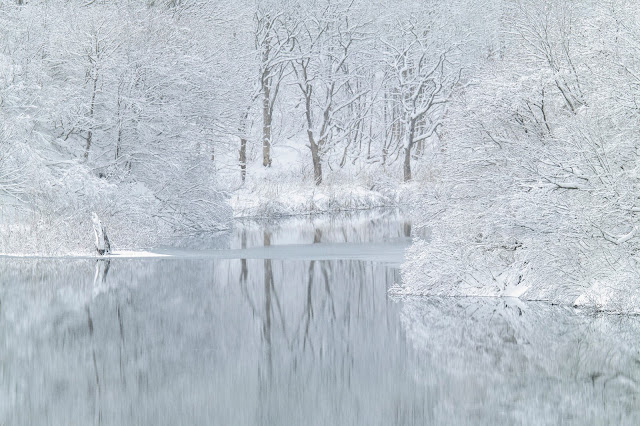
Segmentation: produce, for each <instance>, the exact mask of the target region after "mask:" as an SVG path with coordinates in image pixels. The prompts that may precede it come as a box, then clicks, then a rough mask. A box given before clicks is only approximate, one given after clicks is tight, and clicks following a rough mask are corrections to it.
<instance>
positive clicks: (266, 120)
mask: <svg viewBox="0 0 640 426" xmlns="http://www.w3.org/2000/svg"><path fill="white" fill-rule="evenodd" d="M263 95H264V97H263V99H262V165H263V166H264V167H271V105H270V104H271V102H270V100H271V90H270V89H269V86H268V85H264V86H263Z"/></svg>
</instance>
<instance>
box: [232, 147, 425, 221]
mask: <svg viewBox="0 0 640 426" xmlns="http://www.w3.org/2000/svg"><path fill="white" fill-rule="evenodd" d="M272 150H273V161H272V164H271V167H263V166H262V164H261V163H260V161H261V159H255V160H254V161H253V162H251V163H249V164H248V172H247V178H246V181H245V183H244V184H242V185H240V186H239V187H238V188H237V189H236V190H234V191H232V192H231V193H230V198H229V203H230V204H231V207H232V208H233V212H234V216H235V217H278V216H293V215H306V214H314V213H327V212H339V211H352V210H366V209H374V208H380V207H397V206H400V205H403V204H405V203H406V200H407V199H408V194H412V193H415V192H416V191H419V188H420V185H419V184H417V183H415V182H411V183H407V184H404V183H402V182H401V179H400V178H399V177H398V174H397V173H398V167H397V164H396V165H395V166H394V167H390V168H387V169H385V168H384V167H382V166H380V165H379V164H375V163H374V164H368V165H364V166H358V167H355V166H353V165H348V166H346V167H344V168H336V169H334V170H331V169H328V170H327V171H326V174H325V178H324V180H323V182H322V184H320V185H315V184H314V182H313V179H312V175H311V169H310V166H311V158H310V154H309V152H308V151H309V149H308V148H307V147H306V146H305V145H304V143H295V142H291V141H289V142H287V143H282V144H280V145H276V146H274V147H273V148H272ZM232 173H234V176H235V175H238V174H239V172H238V171H236V170H234V171H233V172H232Z"/></svg>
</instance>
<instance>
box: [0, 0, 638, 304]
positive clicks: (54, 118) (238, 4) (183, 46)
mask: <svg viewBox="0 0 640 426" xmlns="http://www.w3.org/2000/svg"><path fill="white" fill-rule="evenodd" d="M638 16H640V5H638V4H637V3H636V2H633V1H628V0H606V1H598V2H596V1H583V2H574V1H570V0H543V1H540V0H494V1H472V0H455V1H442V0H404V1H399V0H382V1H377V2H372V1H366V0H351V1H350V0H340V1H337V0H319V1H311V0H297V1H296V0H265V1H253V0H236V1H233V2H225V1H218V0H157V1H154V0H144V1H141V0H112V1H106V0H83V1H70V0H13V1H8V0H0V117H1V120H2V127H1V128H0V132H1V133H0V253H5V254H49V255H50V254H78V253H80V254H82V253H85V254H86V253H93V252H94V251H95V250H94V249H93V236H92V235H93V234H92V225H91V214H92V212H96V213H97V215H98V216H99V217H100V218H101V220H102V222H103V223H104V225H105V227H106V228H107V229H108V231H109V238H110V239H111V242H112V244H113V245H114V246H116V247H121V248H141V247H152V246H154V245H158V244H166V243H167V242H170V241H172V239H173V238H176V237H178V236H184V235H202V234H211V233H214V232H218V231H224V230H225V229H227V228H228V227H229V222H230V221H231V219H232V218H233V217H234V216H273V215H288V214H300V213H313V212H321V211H322V212H326V211H337V210H350V209H363V208H372V207H382V206H403V207H404V208H408V209H409V211H410V215H411V216H412V219H413V221H414V230H416V231H417V232H415V236H414V240H413V245H412V246H411V248H410V249H409V250H408V252H407V253H406V262H405V264H404V265H403V268H402V272H403V274H402V277H403V280H402V283H401V284H400V285H399V286H397V287H394V288H393V292H394V293H397V294H420V295H422V294H429V295H476V296H489V295H490V296H516V297H518V296H519V297H521V298H523V299H536V300H546V301H551V302H554V303H562V304H578V305H595V306H597V307H599V308H606V309H614V310H618V311H634V310H637V308H634V307H637V306H638V302H639V301H640V286H638V284H637V283H638V282H639V281H640V268H639V267H638V264H637V258H636V256H637V254H638V250H640V236H639V235H638V219H639V217H638V215H640V200H639V195H640V169H639V164H638V159H640V143H639V140H638V137H639V136H638V129H639V126H640V106H639V105H638V99H639V98H640V22H639V21H638V18H637V17H638ZM636 95H638V96H639V97H638V98H636Z"/></svg>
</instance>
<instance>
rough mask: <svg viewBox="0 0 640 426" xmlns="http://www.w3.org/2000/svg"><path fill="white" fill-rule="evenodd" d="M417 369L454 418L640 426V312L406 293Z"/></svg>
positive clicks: (439, 408) (441, 408) (437, 412)
mask: <svg viewBox="0 0 640 426" xmlns="http://www.w3.org/2000/svg"><path fill="white" fill-rule="evenodd" d="M402 322H403V326H404V328H405V330H406V333H407V337H408V338H409V340H411V341H412V342H413V345H414V346H415V347H416V349H418V350H419V351H420V352H421V353H422V355H420V356H421V357H422V358H424V359H423V361H422V362H421V363H420V365H421V366H422V367H421V368H420V370H419V371H418V372H417V375H418V377H419V378H420V380H422V381H424V382H425V383H426V384H427V385H428V386H429V387H430V388H432V392H431V394H432V395H433V396H434V398H433V400H432V401H431V403H432V406H431V409H432V410H433V414H434V418H437V419H447V421H446V423H447V424H528V423H531V422H532V419H536V420H535V422H533V423H536V424H638V422H639V421H640V406H639V405H638V400H639V398H640V371H639V370H638V363H639V362H640V354H639V353H638V348H637V336H638V333H640V319H639V318H629V317H620V316H610V315H597V316H591V315H582V314H580V313H579V312H578V311H576V310H574V309H566V308H561V307H554V306H549V305H548V304H541V303H524V302H521V301H519V300H517V299H487V298H484V299H474V298H406V299H404V300H403V309H402Z"/></svg>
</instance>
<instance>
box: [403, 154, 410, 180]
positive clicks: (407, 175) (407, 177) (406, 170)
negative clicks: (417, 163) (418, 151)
mask: <svg viewBox="0 0 640 426" xmlns="http://www.w3.org/2000/svg"><path fill="white" fill-rule="evenodd" d="M403 169H404V181H405V182H408V181H410V180H411V148H409V147H405V148H404V168H403Z"/></svg>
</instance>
